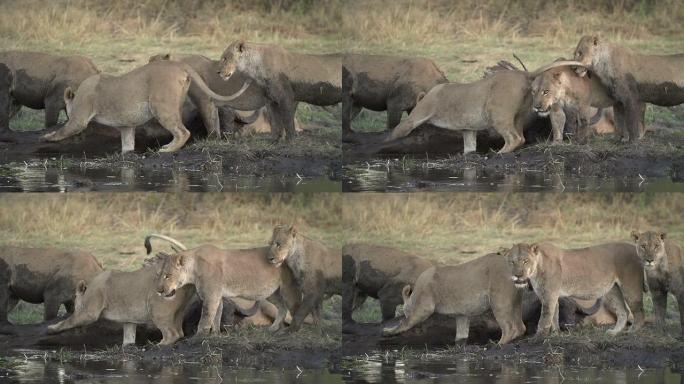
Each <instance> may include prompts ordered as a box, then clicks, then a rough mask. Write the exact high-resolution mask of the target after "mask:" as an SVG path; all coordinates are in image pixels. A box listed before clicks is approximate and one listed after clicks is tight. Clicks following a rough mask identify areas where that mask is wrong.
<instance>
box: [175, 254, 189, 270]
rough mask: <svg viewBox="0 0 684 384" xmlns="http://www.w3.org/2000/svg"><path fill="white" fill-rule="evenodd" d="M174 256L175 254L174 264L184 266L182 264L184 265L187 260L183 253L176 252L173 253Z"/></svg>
mask: <svg viewBox="0 0 684 384" xmlns="http://www.w3.org/2000/svg"><path fill="white" fill-rule="evenodd" d="M175 256H176V266H177V267H182V266H184V265H185V262H186V261H187V260H185V255H178V254H177V255H175Z"/></svg>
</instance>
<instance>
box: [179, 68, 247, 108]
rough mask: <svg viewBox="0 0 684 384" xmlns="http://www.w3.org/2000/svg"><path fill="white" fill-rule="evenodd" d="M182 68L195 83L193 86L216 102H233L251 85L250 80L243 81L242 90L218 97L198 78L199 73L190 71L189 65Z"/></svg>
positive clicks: (200, 77)
mask: <svg viewBox="0 0 684 384" xmlns="http://www.w3.org/2000/svg"><path fill="white" fill-rule="evenodd" d="M183 67H184V68H185V71H186V72H187V73H188V75H190V78H191V79H192V81H193V82H195V84H197V86H198V87H200V89H201V90H202V92H204V93H206V94H207V95H208V96H209V97H211V98H212V99H214V100H218V101H223V102H229V101H233V100H235V99H237V98H238V97H240V96H241V95H242V94H243V93H244V92H245V91H246V90H247V88H249V85H250V84H252V80H251V79H248V80H247V81H245V82H244V83H243V84H242V88H240V90H239V91H237V92H235V93H233V94H232V95H230V96H222V95H219V94H218V93H216V92H214V91H212V90H211V88H209V86H208V85H207V83H205V82H204V80H203V79H202V76H200V75H199V73H197V72H196V71H195V70H194V69H192V67H190V66H189V65H184V66H183Z"/></svg>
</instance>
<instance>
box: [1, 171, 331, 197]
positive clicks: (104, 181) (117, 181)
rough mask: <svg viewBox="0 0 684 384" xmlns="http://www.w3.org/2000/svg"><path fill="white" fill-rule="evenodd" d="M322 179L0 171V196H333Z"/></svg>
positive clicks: (326, 180) (183, 173)
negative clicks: (131, 193) (147, 193)
mask: <svg viewBox="0 0 684 384" xmlns="http://www.w3.org/2000/svg"><path fill="white" fill-rule="evenodd" d="M340 190H341V186H340V182H339V181H336V180H332V179H330V178H328V177H325V176H324V177H313V178H312V177H302V178H300V177H296V176H294V177H285V176H265V177H259V176H239V175H230V174H222V173H220V172H205V171H190V170H178V169H173V168H158V169H145V168H135V167H130V168H127V167H121V168H80V167H71V168H63V169H59V168H53V167H40V166H25V167H20V166H17V167H0V192H75V191H158V192H186V191H188V192H221V191H222V192H233V191H235V192H238V191H264V192H338V191H340Z"/></svg>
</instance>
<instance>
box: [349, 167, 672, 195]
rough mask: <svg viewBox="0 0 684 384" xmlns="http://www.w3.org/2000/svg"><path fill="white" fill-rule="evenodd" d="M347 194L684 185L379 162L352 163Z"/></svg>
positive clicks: (645, 189) (644, 188) (647, 188)
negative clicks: (410, 165)
mask: <svg viewBox="0 0 684 384" xmlns="http://www.w3.org/2000/svg"><path fill="white" fill-rule="evenodd" d="M342 189H343V191H345V192H362V191H373V192H411V191H468V192H495V191H510V192H538V191H555V192H562V191H564V192H578V191H580V192H592V191H594V192H597V191H602V192H684V180H680V179H676V178H674V177H657V178H650V177H646V178H642V177H640V176H639V175H633V176H629V177H596V176H578V175H572V174H547V173H544V172H538V171H532V170H528V171H520V172H515V173H511V172H510V171H509V172H506V173H504V172H496V171H489V170H484V169H476V168H466V169H462V168H460V169H459V168H449V167H441V166H438V165H435V166H423V167H410V168H406V169H402V168H401V167H397V166H388V165H385V164H382V163H379V162H373V163H355V164H347V165H345V167H344V172H343V178H342Z"/></svg>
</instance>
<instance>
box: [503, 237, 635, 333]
mask: <svg viewBox="0 0 684 384" xmlns="http://www.w3.org/2000/svg"><path fill="white" fill-rule="evenodd" d="M503 253H504V255H505V256H506V259H507V260H508V262H509V264H510V266H509V270H508V271H509V279H511V280H512V281H513V283H515V286H516V287H518V288H523V289H527V287H528V286H529V285H532V289H534V292H535V293H536V294H537V296H539V300H541V303H542V311H541V317H540V318H539V325H538V327H537V336H540V337H543V336H547V335H548V334H549V332H550V331H551V329H552V328H553V329H554V330H557V329H558V298H559V297H568V296H569V297H573V298H578V299H584V300H597V299H599V298H601V297H604V296H605V297H606V298H607V299H608V300H615V301H614V303H615V305H616V306H618V308H617V310H618V313H617V316H618V321H617V322H616V324H615V327H614V328H613V329H611V330H609V331H608V333H609V334H612V335H614V334H617V333H618V332H620V331H621V330H622V329H623V328H624V327H625V325H626V324H627V317H628V313H629V310H631V311H632V314H633V315H634V322H633V323H632V326H631V328H630V330H631V331H634V330H637V329H639V328H641V326H642V325H643V324H644V311H643V289H644V272H643V269H642V267H641V262H640V261H639V257H638V256H637V254H636V251H635V250H634V246H633V245H631V244H628V243H607V244H601V245H596V246H592V247H587V248H580V249H560V248H557V247H556V246H554V245H552V244H549V243H540V244H532V245H529V244H522V243H521V244H515V245H514V246H513V247H512V248H511V249H508V250H506V251H504V252H503Z"/></svg>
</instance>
